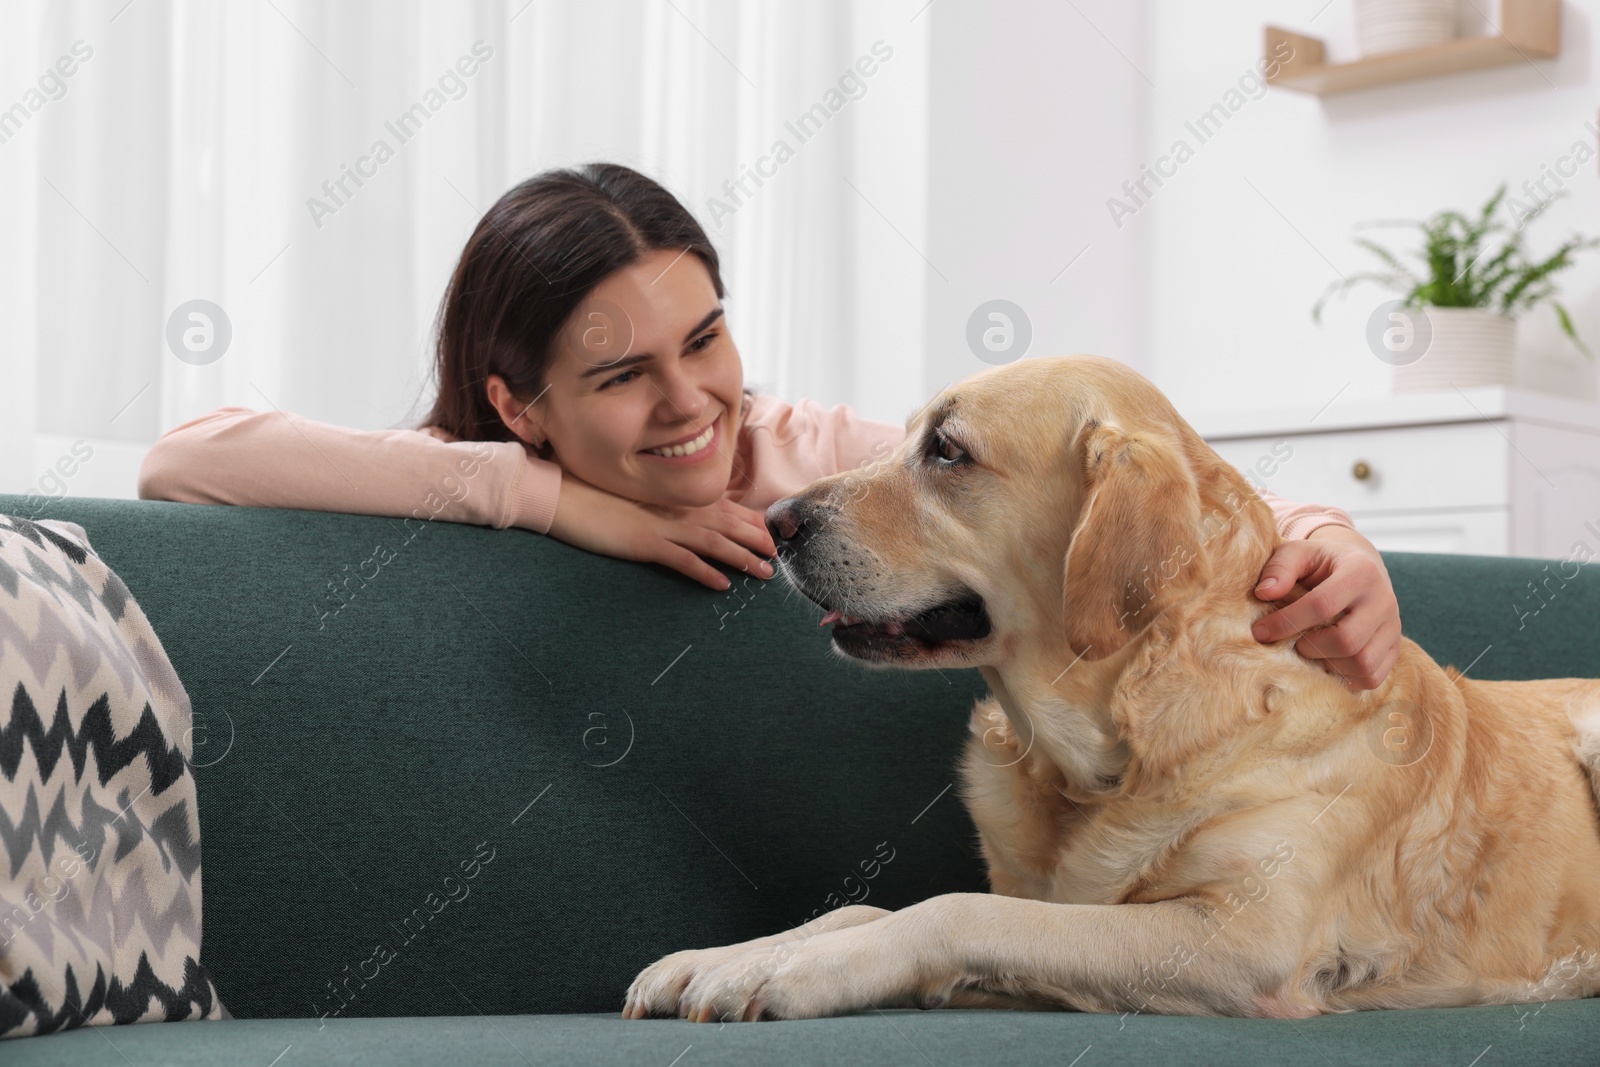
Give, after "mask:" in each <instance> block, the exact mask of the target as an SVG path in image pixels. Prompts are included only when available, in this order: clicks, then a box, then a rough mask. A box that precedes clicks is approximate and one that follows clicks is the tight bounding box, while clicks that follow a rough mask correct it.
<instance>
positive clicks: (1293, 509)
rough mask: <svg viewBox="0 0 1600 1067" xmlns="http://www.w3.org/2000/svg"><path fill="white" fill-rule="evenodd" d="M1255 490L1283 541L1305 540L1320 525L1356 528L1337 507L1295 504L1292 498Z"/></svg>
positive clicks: (1263, 490) (1264, 490) (1347, 516)
mask: <svg viewBox="0 0 1600 1067" xmlns="http://www.w3.org/2000/svg"><path fill="white" fill-rule="evenodd" d="M1257 491H1258V492H1259V493H1260V495H1261V499H1262V500H1264V501H1266V503H1267V506H1268V507H1269V508H1271V509H1272V517H1273V518H1274V519H1276V520H1277V523H1278V536H1279V537H1281V538H1283V539H1284V540H1285V541H1302V540H1305V539H1306V538H1309V537H1310V536H1311V533H1312V531H1313V530H1316V529H1317V528H1318V527H1321V526H1345V527H1348V528H1350V529H1352V530H1354V529H1355V528H1356V524H1355V523H1354V522H1353V521H1352V520H1351V518H1350V516H1349V515H1347V514H1346V513H1345V512H1343V511H1341V510H1340V509H1339V508H1330V507H1325V506H1324V505H1322V504H1296V503H1295V502H1294V501H1293V500H1285V499H1284V498H1283V497H1281V496H1279V495H1278V494H1277V493H1274V492H1271V491H1269V490H1267V489H1260V490H1257Z"/></svg>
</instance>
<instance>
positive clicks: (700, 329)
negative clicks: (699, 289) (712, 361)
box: [578, 307, 723, 379]
mask: <svg viewBox="0 0 1600 1067" xmlns="http://www.w3.org/2000/svg"><path fill="white" fill-rule="evenodd" d="M722 311H723V309H722V308H720V307H714V308H712V309H711V310H710V311H708V312H706V315H705V318H703V319H701V320H700V321H699V322H697V323H695V325H694V329H692V330H690V331H689V332H688V333H687V334H685V335H684V338H683V343H684V344H688V343H689V342H690V341H693V340H694V339H695V337H697V336H698V335H700V334H702V333H704V332H705V329H706V327H707V326H710V325H711V324H712V323H713V322H716V321H717V320H718V319H720V318H721V317H722ZM649 358H650V354H649V353H648V352H641V353H639V354H638V355H633V356H623V357H622V358H621V359H616V360H613V361H611V362H610V363H601V364H595V365H591V366H590V367H589V369H588V370H586V371H584V372H583V373H582V374H580V375H578V377H579V379H583V378H592V377H594V376H595V375H596V374H608V373H614V372H616V371H619V370H621V369H622V368H624V367H631V366H633V365H634V364H635V363H642V362H644V361H645V360H647V359H649Z"/></svg>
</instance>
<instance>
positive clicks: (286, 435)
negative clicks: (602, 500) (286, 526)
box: [139, 407, 561, 533]
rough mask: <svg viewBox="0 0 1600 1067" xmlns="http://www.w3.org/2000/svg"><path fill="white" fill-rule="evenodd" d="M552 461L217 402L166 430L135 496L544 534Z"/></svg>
mask: <svg viewBox="0 0 1600 1067" xmlns="http://www.w3.org/2000/svg"><path fill="white" fill-rule="evenodd" d="M560 489H561V468H560V467H558V466H557V465H556V464H554V463H550V462H548V461H546V460H542V459H539V458H538V457H536V456H531V455H529V454H528V453H527V451H526V450H525V449H524V448H523V447H522V445H521V444H520V443H519V442H516V441H454V440H452V439H450V437H449V435H447V434H445V433H443V432H442V431H440V430H437V429H434V428H432V427H429V428H428V429H427V430H352V429H348V428H346V427H343V426H334V425H331V424H329V423H325V422H314V421H312V420H311V419H306V418H301V417H300V416H299V415H291V414H289V413H287V412H278V411H251V410H250V409H248V408H237V407H226V408H218V409H217V410H216V411H213V412H211V413H210V414H209V415H202V416H200V417H199V418H198V419H193V420H191V421H189V422H186V423H184V424H183V425H181V426H178V427H175V428H174V429H172V430H169V431H167V433H166V434H164V435H163V436H162V437H161V439H160V440H158V441H157V442H156V443H155V444H154V445H153V446H151V448H150V451H149V453H148V454H146V456H145V458H144V462H143V463H142V464H141V465H140V467H139V496H140V498H141V499H144V500H177V501H182V502H184V503H189V504H243V505H246V506H248V507H261V508H300V509H304V510H307V511H345V512H353V513H355V514H358V515H395V516H411V517H415V518H418V519H443V520H445V521H446V522H466V523H475V524H477V525H480V526H493V527H496V528H497V529H498V528H504V527H506V526H520V527H522V528H524V529H529V530H533V531H535V532H537V533H549V532H550V522H551V520H552V519H553V518H554V516H555V510H556V498H557V496H558V495H559V493H560Z"/></svg>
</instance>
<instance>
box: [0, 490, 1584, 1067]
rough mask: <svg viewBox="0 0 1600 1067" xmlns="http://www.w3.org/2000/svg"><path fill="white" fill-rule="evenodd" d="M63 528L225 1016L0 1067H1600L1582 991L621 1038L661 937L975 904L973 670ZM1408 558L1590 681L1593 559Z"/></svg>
mask: <svg viewBox="0 0 1600 1067" xmlns="http://www.w3.org/2000/svg"><path fill="white" fill-rule="evenodd" d="M24 507H25V505H24V502H23V500H22V498H20V497H4V496H0V512H11V513H22V512H24ZM40 517H41V518H62V519H68V520H71V521H74V522H77V523H80V524H81V525H82V526H83V527H84V528H85V529H86V530H87V531H88V533H89V536H90V539H91V541H92V543H93V544H94V546H95V547H96V549H97V550H98V551H99V552H100V554H101V555H102V557H103V558H104V559H105V560H106V561H107V562H108V563H110V565H111V566H112V567H113V568H115V569H116V570H117V572H118V573H120V574H121V576H122V578H123V579H124V580H125V581H126V582H127V584H128V586H129V588H130V589H131V590H132V591H133V593H134V595H135V596H136V597H137V598H138V600H139V602H140V603H141V604H142V605H143V607H144V610H145V612H146V613H147V614H148V616H149V618H150V620H151V622H152V624H153V625H154V626H155V629H156V632H157V633H158V634H159V635H160V636H161V639H162V641H163V642H164V644H165V646H166V649H167V653H168V654H169V656H170V657H171V659H172V662H173V663H174V665H175V666H176V667H177V670H178V673H179V675H180V676H181V677H182V679H183V681H184V684H185V685H186V686H187V688H188V692H189V695H190V697H191V699H192V701H193V704H194V712H195V731H196V732H195V763H196V766H197V768H198V770H197V774H198V779H199V789H200V817H201V824H202V827H203V831H202V833H203V843H204V868H203V870H204V879H205V915H204V922H205V940H204V948H203V958H204V960H205V962H206V963H207V964H208V965H209V967H210V968H211V971H212V974H213V975H214V977H215V979H216V984H217V988H218V990H219V991H220V993H221V996H222V1000H223V1003H224V1004H225V1005H226V1006H227V1008H228V1009H229V1010H230V1011H231V1012H232V1014H233V1016H235V1018H234V1019H232V1020H229V1021H223V1022H212V1023H183V1024H171V1025H142V1026H131V1027H125V1028H123V1027H118V1028H97V1029H80V1030H76V1031H70V1032H67V1033H63V1034H58V1035H53V1036H47V1037H37V1038H28V1039H23V1040H19V1041H7V1042H3V1043H0V1064H5V1065H6V1067H25V1065H27V1067H31V1065H35V1064H63V1065H72V1067H92V1065H100V1064H105V1065H110V1067H125V1065H127V1064H134V1065H138V1067H146V1065H166V1064H222V1063H227V1064H248V1065H254V1067H305V1065H308V1064H344V1063H360V1064H369V1063H370V1064H451V1065H459V1064H477V1063H485V1064H500V1063H503V1064H509V1065H520V1064H539V1065H543V1064H554V1063H596V1064H640V1065H648V1067H670V1065H673V1064H680V1065H682V1067H698V1065H703V1064H712V1063H718V1064H751V1063H783V1064H822V1063H871V1064H918V1065H933V1067H957V1065H960V1064H1007V1065H1012V1064H1032V1063H1038V1064H1046V1063H1048V1064H1057V1065H1062V1067H1066V1065H1068V1064H1078V1065H1079V1067H1103V1065H1110V1064H1142V1063H1147V1062H1151V1061H1159V1062H1170V1063H1174V1064H1177V1063H1198V1064H1219V1065H1221V1064H1227V1065H1235V1064H1305V1065H1317V1067H1322V1065H1338V1067H1344V1065H1347V1064H1348V1065H1357V1064H1360V1065H1371V1064H1442V1065H1450V1067H1468V1065H1469V1064H1473V1065H1476V1067H1494V1065H1497V1064H1591V1065H1592V1064H1596V1063H1600V1003H1597V1002H1596V1001H1595V1000H1588V1001H1582V1002H1567V1003H1552V1004H1546V1005H1544V1006H1542V1007H1541V1006H1539V1005H1529V1006H1526V1007H1511V1006H1503V1007H1484V1008H1461V1009H1451V1010H1435V1011H1396V1012H1366V1013H1360V1014H1356V1015H1347V1016H1325V1017H1322V1018H1317V1019H1311V1020H1306V1021H1297V1022H1289V1021H1265V1020H1248V1019H1191V1018H1170V1017H1151V1016H1135V1017H1130V1018H1127V1019H1122V1018H1119V1017H1118V1016H1116V1015H1094V1014H1077V1013H1069V1012H989V1011H955V1010H939V1011H928V1012H918V1011H912V1010H898V1011H874V1012H868V1013H865V1014H862V1015H858V1016H853V1017H846V1018H837V1019H822V1020H810V1021H797V1022H777V1023H746V1024H739V1023H727V1024H704V1025H698V1024H694V1023H690V1022H686V1021H682V1020H676V1019H674V1020H641V1021H629V1022H624V1021H622V1020H621V1018H620V1016H619V1011H620V1009H621V1006H622V1002H623V997H624V994H625V992H626V990H627V987H628V983H629V982H630V980H631V979H632V978H633V976H634V975H635V974H636V973H637V972H638V971H639V970H640V969H641V968H642V967H644V966H645V965H646V964H648V963H650V962H652V961H653V960H655V959H657V958H658V957H660V956H662V955H664V954H666V953H668V952H672V951H675V950H678V949H684V948H696V947H706V946H712V945H723V944H728V943H731V942H735V941H741V940H746V939H749V938H753V937H758V936H761V935H764V934H770V933H774V932H777V931H780V930H783V929H786V928H788V927H791V926H793V925H795V924H797V923H799V922H802V921H804V920H806V919H808V918H810V917H811V916H812V915H813V914H815V913H818V912H820V911H822V910H824V909H827V908H831V907H834V906H836V905H838V904H841V903H845V902H848V901H850V900H863V899H864V900H866V901H868V902H870V903H872V904H875V905H880V906H882V907H886V908H899V907H903V906H905V905H908V904H911V903H913V902H915V901H918V900H921V899H923V898H925V897H929V896H932V895H934V894H937V893H946V892H962V891H966V892H972V891H982V890H983V889H984V888H985V885H984V878H983V868H982V865H981V862H980V860H979V856H978V852H977V847H976V842H975V833H974V829H973V826H972V824H971V822H970V821H969V820H968V818H967V815H966V812H965V810H964V809H963V808H962V806H961V804H960V802H959V801H958V799H957V798H956V796H955V793H954V791H953V790H951V789H950V786H951V783H952V781H953V778H952V767H953V765H954V761H955V758H956V755H957V752H958V749H959V746H960V745H961V743H962V740H963V738H964V736H965V730H966V720H967V715H968V711H969V708H970V706H971V703H972V700H973V698H974V697H976V696H978V695H980V694H981V693H982V691H983V685H982V681H981V679H980V677H979V676H978V674H977V672H976V671H968V672H952V671H945V672H943V673H936V672H931V671H930V672H926V673H902V672H890V671H873V670H868V669H865V668H862V667H860V666H857V665H854V664H851V663H847V662H844V661H842V660H840V659H839V658H838V657H836V656H834V655H833V654H831V653H830V652H829V649H828V638H827V635H826V633H825V632H824V631H821V630H819V629H818V628H817V623H816V620H817V612H816V611H815V610H813V609H811V608H809V607H808V606H807V605H806V604H804V603H803V602H802V601H800V600H799V599H798V598H797V597H795V596H793V595H792V594H790V593H789V592H787V591H786V590H785V589H784V588H783V587H781V586H779V585H777V584H763V583H759V582H755V581H750V582H749V585H748V587H745V586H740V587H738V588H737V589H736V590H735V591H734V592H730V593H724V594H717V593H713V592H710V591H709V590H706V589H704V588H702V587H700V586H698V585H694V584H692V583H690V582H688V581H687V580H685V579H682V578H680V577H678V576H677V575H674V574H671V573H668V572H666V571H664V570H662V569H659V568H655V567H648V566H641V565H635V564H630V563H624V562H620V561H617V560H612V559H605V558H601V557H598V556H593V555H589V554H586V553H584V552H581V551H578V550H576V549H573V548H570V547H568V546H567V545H564V544H561V543H559V542H557V541H555V540H553V539H549V538H545V537H540V536H537V535H533V534H528V533H525V532H522V531H518V530H503V531H502V530H491V529H486V528H480V527H471V526H458V525H449V524H445V523H421V522H416V521H412V522H410V523H402V522H400V521H398V520H391V519H383V518H369V517H361V516H350V515H333V514H320V513H314V512H298V511H275V510H256V509H248V508H230V507H198V506H191V505H184V504H167V503H155V502H148V501H110V500H67V501H62V502H59V503H54V504H52V505H51V506H50V507H49V509H48V510H47V511H45V512H44V513H43V514H42V515H41V516H40ZM1389 562H1390V566H1391V568H1392V574H1393V576H1394V582H1395V587H1396V589H1397V591H1398V593H1399V597H1400V603H1401V605H1402V612H1403V616H1404V620H1405V627H1406V631H1407V632H1408V633H1409V634H1410V635H1411V636H1412V637H1414V638H1415V639H1416V640H1418V641H1419V642H1421V643H1422V645H1423V646H1424V647H1426V648H1427V649H1428V650H1429V651H1431V652H1432V653H1433V654H1434V655H1435V656H1436V657H1437V658H1438V659H1440V660H1441V661H1442V662H1446V663H1454V664H1456V665H1458V666H1461V667H1466V666H1467V665H1468V664H1471V665H1472V667H1471V670H1472V673H1473V674H1474V675H1477V676H1481V677H1486V678H1532V677H1539V676H1547V675H1588V676H1594V675H1600V573H1597V572H1600V568H1590V567H1585V568H1583V571H1582V573H1580V574H1579V575H1578V577H1576V578H1575V579H1572V580H1570V581H1568V582H1567V583H1566V585H1565V587H1564V588H1560V590H1559V593H1558V594H1557V595H1556V596H1555V597H1554V598H1552V599H1548V604H1547V606H1544V607H1543V608H1542V609H1541V610H1540V611H1539V613H1538V614H1537V615H1529V614H1527V613H1528V611H1530V610H1531V608H1533V607H1538V606H1539V603H1540V602H1539V601H1537V600H1534V599H1532V597H1531V595H1530V593H1529V591H1528V590H1529V586H1528V584H1527V583H1529V582H1530V581H1537V580H1541V579H1542V578H1543V577H1544V576H1545V575H1546V574H1547V573H1548V572H1546V571H1544V570H1543V568H1544V566H1545V564H1544V562H1543V561H1534V560H1525V559H1484V558H1462V557H1443V556H1421V555H1396V556H1393V557H1391V558H1390V561H1389ZM1553 569H1554V568H1552V570H1553ZM1569 570H1570V568H1569ZM1548 588H1551V589H1555V588H1557V587H1556V585H1554V584H1551V585H1550V586H1549V587H1548ZM1546 597H1547V598H1548V597H1549V594H1548V593H1547V594H1546ZM486 857H487V858H486ZM868 871H870V872H872V877H870V878H869V877H867V876H866V872H868ZM469 872H470V873H469ZM1596 891H1597V892H1600V885H1597V887H1596ZM380 947H381V948H383V949H385V950H386V951H383V952H379V951H378V949H379V948H380ZM1086 1050H1087V1051H1086ZM1486 1050H1487V1051H1486ZM1080 1055H1081V1058H1076V1057H1080ZM1475 1057H1476V1058H1475Z"/></svg>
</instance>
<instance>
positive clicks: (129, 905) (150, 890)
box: [0, 515, 222, 1059]
mask: <svg viewBox="0 0 1600 1067" xmlns="http://www.w3.org/2000/svg"><path fill="white" fill-rule="evenodd" d="M189 731H190V711H189V697H188V694H186V693H185V692H184V690H183V686H182V684H181V683H180V682H179V681H178V676H177V674H176V673H174V671H173V669H172V664H171V663H169V662H168V661H167V656H166V653H165V652H164V651H163V650H162V648H161V642H160V641H159V640H158V639H157V638H156V635H155V632H154V631H153V630H151V629H150V623H149V621H148V620H146V618H145V616H144V612H142V611H140V610H139V605H138V604H136V603H134V600H133V597H132V596H131V595H130V594H129V593H128V587H127V586H125V585H123V584H122V580H121V579H120V578H118V577H117V576H116V575H115V574H113V573H112V572H111V570H110V569H109V568H108V567H107V566H106V565H105V564H104V563H103V562H101V560H100V557H99V556H97V555H95V554H94V552H93V550H92V549H90V548H89V542H88V538H87V537H86V536H85V535H84V532H83V529H82V528H81V527H79V526H77V525H76V524H74V523H68V522H30V521H28V520H27V519H22V518H17V517H14V516H4V515H0V1037H21V1036H24V1035H28V1034H48V1033H51V1032H54V1031H57V1030H67V1029H72V1028H74V1027H79V1026H103V1025H106V1024H109V1023H135V1022H145V1021H151V1020H163V1019H164V1020H176V1019H215V1018H220V1017H221V1012H222V1005H221V1002H220V1001H219V1000H218V999H217V991H216V989H215V988H214V987H213V986H212V984H211V975H210V974H209V973H208V972H207V971H206V969H205V968H204V967H203V966H201V964H200V821H199V816H198V813H197V811H196V808H195V781H194V773H193V771H192V769H191V767H190V759H191V738H190V734H189ZM0 1059H4V1057H3V1055H0Z"/></svg>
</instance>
